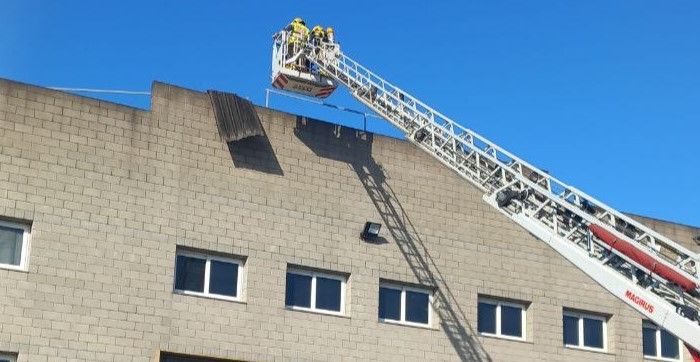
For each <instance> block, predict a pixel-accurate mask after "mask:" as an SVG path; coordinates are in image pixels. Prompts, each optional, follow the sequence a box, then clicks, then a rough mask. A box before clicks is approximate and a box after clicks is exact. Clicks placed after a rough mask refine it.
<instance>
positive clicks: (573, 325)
mask: <svg viewBox="0 0 700 362" xmlns="http://www.w3.org/2000/svg"><path fill="white" fill-rule="evenodd" d="M606 326H607V318H606V317H603V316H600V315H595V314H588V313H580V312H574V311H567V310H565V311H564V314H563V334H564V346H566V347H573V348H582V349H592V350H599V351H604V350H605V349H606V348H607V337H608V333H607V327H606Z"/></svg>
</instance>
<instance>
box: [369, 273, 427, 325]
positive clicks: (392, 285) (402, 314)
mask: <svg viewBox="0 0 700 362" xmlns="http://www.w3.org/2000/svg"><path fill="white" fill-rule="evenodd" d="M379 288H388V289H394V290H399V291H401V305H400V306H399V307H400V308H401V310H400V313H399V314H400V318H401V319H400V320H396V319H387V318H379V321H380V322H382V323H389V324H401V325H405V326H412V327H422V328H430V327H431V326H432V325H433V291H432V290H431V289H428V288H420V287H414V286H409V285H405V284H400V283H391V282H380V283H379ZM407 291H409V292H417V293H422V294H427V295H428V323H417V322H411V321H407V320H406V292H407ZM377 296H378V294H377Z"/></svg>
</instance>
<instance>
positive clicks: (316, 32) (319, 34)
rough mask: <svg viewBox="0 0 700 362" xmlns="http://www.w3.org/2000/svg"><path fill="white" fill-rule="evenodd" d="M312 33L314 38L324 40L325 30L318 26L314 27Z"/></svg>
mask: <svg viewBox="0 0 700 362" xmlns="http://www.w3.org/2000/svg"><path fill="white" fill-rule="evenodd" d="M311 32H312V33H313V34H314V38H316V39H323V37H324V33H323V28H322V27H320V26H318V25H316V26H314V28H313V29H312V30H311Z"/></svg>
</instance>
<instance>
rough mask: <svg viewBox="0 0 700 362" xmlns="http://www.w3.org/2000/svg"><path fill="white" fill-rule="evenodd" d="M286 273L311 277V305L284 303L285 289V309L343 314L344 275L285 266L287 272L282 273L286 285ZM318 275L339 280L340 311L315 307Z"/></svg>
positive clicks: (345, 283)
mask: <svg viewBox="0 0 700 362" xmlns="http://www.w3.org/2000/svg"><path fill="white" fill-rule="evenodd" d="M287 273H291V274H297V275H305V276H308V277H311V301H310V304H311V306H310V307H300V306H297V305H286V304H287V303H286V298H287V295H286V293H287V290H286V289H285V306H284V307H285V308H286V309H289V310H300V311H305V312H313V313H320V314H330V315H338V316H344V315H345V286H346V285H347V279H348V278H347V277H346V276H343V275H339V274H332V273H327V272H320V271H314V270H307V269H301V268H292V267H289V268H287V272H286V273H285V274H284V275H285V285H286V278H287ZM318 277H321V278H326V279H333V280H338V281H340V311H334V310H327V309H318V308H316V278H318Z"/></svg>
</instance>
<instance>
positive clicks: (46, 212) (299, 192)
mask: <svg viewBox="0 0 700 362" xmlns="http://www.w3.org/2000/svg"><path fill="white" fill-rule="evenodd" d="M258 112H259V115H260V117H261V119H262V122H263V125H264V127H265V131H266V133H267V140H253V141H251V140H247V141H246V140H244V141H241V142H238V143H234V144H232V145H231V146H227V145H226V144H224V143H223V142H221V141H220V140H219V138H218V135H217V130H216V125H215V120H214V117H213V112H212V110H211V108H210V104H209V99H208V98H207V96H206V95H205V94H203V93H199V92H195V91H191V90H186V89H182V88H178V87H176V86H172V85H166V84H162V83H154V85H153V90H152V110H150V111H145V110H139V109H134V108H130V107H125V106H121V105H117V104H112V103H108V102H103V101H98V100H94V99H89V98H84V97H79V96H74V95H70V94H66V93H62V92H57V91H51V90H47V89H42V88H38V87H34V86H29V85H25V84H20V83H17V82H13V81H9V80H0V216H2V217H5V218H11V219H17V220H26V221H30V222H31V224H32V245H31V255H30V260H29V269H28V271H27V272H17V271H8V270H4V269H0V351H8V352H17V353H18V354H19V360H20V361H151V360H156V359H157V356H158V353H159V351H169V352H175V353H185V354H195V355H203V356H210V357H219V358H230V359H238V360H365V359H370V360H460V359H462V360H473V361H507V360H520V361H542V360H551V361H575V360H580V361H584V360H585V361H639V360H641V359H642V352H641V341H642V339H641V332H642V331H641V328H642V318H641V315H639V314H638V313H636V312H635V311H633V310H632V309H631V308H629V307H627V306H626V305H625V304H623V303H622V302H620V301H619V300H617V299H616V298H614V297H612V296H611V295H609V294H608V293H607V292H606V291H605V290H604V289H603V288H602V287H600V286H598V285H597V284H596V283H594V282H593V281H592V280H591V279H589V278H588V277H587V276H585V275H584V274H583V273H582V272H581V271H579V270H577V269H576V268H575V267H573V266H572V265H571V264H570V263H568V262H567V261H566V260H564V259H563V258H561V257H560V256H559V255H558V254H557V253H556V252H554V251H553V250H551V249H550V248H549V247H548V246H546V245H545V244H544V243H542V242H540V241H538V240H536V239H535V238H533V237H532V236H531V235H529V234H528V233H527V232H525V231H524V230H522V229H521V228H519V227H518V226H517V225H515V224H513V223H511V222H510V221H509V220H508V219H506V218H505V217H503V216H502V215H500V214H498V213H497V212H495V211H494V210H492V209H491V208H490V207H489V206H488V205H486V204H485V203H484V202H483V201H482V200H481V195H480V193H479V191H478V190H477V189H476V188H474V187H472V186H471V185H470V184H469V183H467V182H466V181H464V180H462V179H460V178H459V177H458V176H456V175H455V174H454V173H452V172H451V171H449V170H447V169H446V168H445V167H443V166H442V165H441V164H439V163H438V162H437V161H435V160H433V159H432V158H430V157H429V156H428V155H426V154H423V153H422V151H419V150H418V149H417V148H415V147H413V146H411V145H410V144H408V143H406V142H403V141H400V140H396V139H392V138H387V137H381V136H376V135H369V134H364V133H362V132H359V131H356V130H353V129H349V128H345V127H340V126H335V125H332V124H327V123H323V122H319V121H314V120H308V119H305V118H303V117H299V116H295V115H291V114H286V113H282V112H279V111H275V110H271V109H264V108H258ZM368 220H371V221H377V222H381V223H382V224H383V225H384V227H383V231H382V237H383V242H380V243H366V242H364V241H362V240H360V238H359V234H360V231H361V230H362V227H363V225H364V222H365V221H368ZM178 245H179V246H186V247H191V248H197V249H203V250H211V251H216V252H219V253H226V254H232V255H239V256H243V257H245V258H246V263H245V269H244V270H245V271H244V272H245V274H246V283H245V286H244V288H245V298H244V301H243V302H241V303H238V302H228V301H222V300H214V299H207V298H199V297H192V296H185V295H179V294H174V293H173V280H174V265H175V251H176V247H177V246H178ZM290 264H293V265H302V266H307V267H312V268H319V269H324V270H330V271H337V272H341V273H347V274H349V275H350V277H349V280H348V287H349V288H348V293H347V298H348V300H347V313H346V314H347V315H346V316H343V317H338V316H328V315H320V314H313V313H305V312H299V311H291V310H287V309H285V308H284V289H285V271H286V268H287V266H288V265H290ZM380 279H386V280H394V281H402V282H408V283H416V284H423V285H426V286H429V287H432V288H435V290H436V305H435V306H434V308H435V315H436V317H437V318H436V322H435V323H434V326H433V328H414V327H406V326H397V325H389V324H383V323H379V322H378V320H377V304H378V297H377V296H378V288H379V280H380ZM479 295H484V296H491V297H497V298H506V299H512V300H518V301H523V302H526V303H529V308H528V310H527V326H526V331H527V338H526V341H522V342H515V341H509V340H503V339H497V338H488V337H482V336H479V335H477V333H476V323H477V318H476V308H477V298H478V296H479ZM563 308H574V309H580V310H585V311H591V312H596V313H602V314H606V315H610V316H611V318H610V320H609V324H608V325H609V327H608V328H609V329H608V335H609V339H608V341H609V347H608V351H607V352H605V353H599V352H587V351H581V350H574V349H569V348H564V347H563V346H562V309H563Z"/></svg>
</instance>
